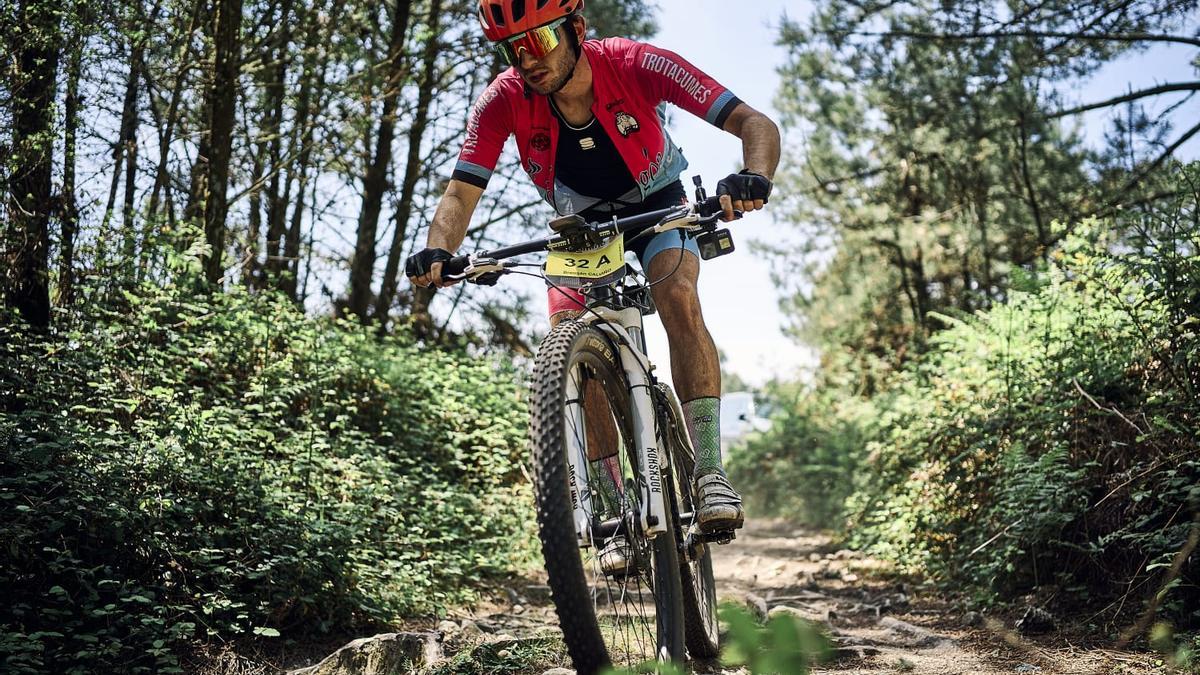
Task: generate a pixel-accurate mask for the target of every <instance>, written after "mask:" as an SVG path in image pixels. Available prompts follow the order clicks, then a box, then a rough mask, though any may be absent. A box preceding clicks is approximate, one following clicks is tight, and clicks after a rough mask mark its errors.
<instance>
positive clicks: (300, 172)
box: [282, 0, 345, 302]
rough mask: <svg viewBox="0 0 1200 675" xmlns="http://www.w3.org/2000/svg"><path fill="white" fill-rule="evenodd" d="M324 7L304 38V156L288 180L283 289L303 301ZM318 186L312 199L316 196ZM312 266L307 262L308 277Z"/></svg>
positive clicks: (333, 16)
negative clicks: (291, 203) (290, 197)
mask: <svg viewBox="0 0 1200 675" xmlns="http://www.w3.org/2000/svg"><path fill="white" fill-rule="evenodd" d="M344 4H345V3H344V1H343V0H335V1H334V2H333V3H332V5H331V6H330V8H329V20H328V21H327V22H325V23H326V24H327V25H329V26H334V25H337V21H338V17H339V16H341V13H342V8H343V6H344ZM319 14H320V11H319V9H318V8H316V7H314V8H313V9H312V11H311V13H310V14H309V16H308V17H307V28H306V34H305V38H304V65H303V66H302V69H301V83H300V100H299V101H298V102H297V109H296V119H295V121H294V122H293V126H292V128H293V132H294V133H295V134H296V137H297V139H298V140H297V143H296V146H297V147H299V148H300V156H299V159H298V161H297V162H296V163H295V164H292V165H291V166H289V167H288V182H289V183H290V182H292V180H293V179H294V180H295V182H296V205H295V207H294V208H293V209H292V220H291V224H290V225H289V226H288V231H287V238H286V240H285V241H284V249H283V255H284V258H286V259H287V261H288V264H289V270H290V272H291V274H290V275H284V278H283V287H282V288H283V291H284V293H286V294H287V295H288V297H290V298H291V299H292V300H293V301H295V302H302V296H303V295H304V293H305V291H298V290H297V281H298V280H299V278H300V266H301V265H300V243H301V228H302V227H303V223H304V209H305V207H306V204H305V198H306V197H308V196H309V195H308V169H309V166H310V165H311V164H312V150H313V132H314V130H315V128H316V123H315V119H314V118H315V117H316V115H315V110H314V107H315V109H316V110H319V109H320V108H321V106H320V103H321V101H322V100H323V97H324V94H325V86H324V85H325V74H326V72H327V71H328V67H329V63H328V61H322V62H320V63H318V62H317V54H318V51H319V50H318V49H317V46H318V44H319V43H320V41H321V39H322V35H323V28H322V22H320V21H318V20H317V17H318V16H319ZM315 190H316V186H314V188H313V191H314V195H312V199H313V200H314V201H315V200H316V195H315ZM308 251H309V257H310V258H311V255H312V245H311V242H310V244H309V249H308ZM307 270H308V267H307V266H305V280H306V281H307V275H308V272H307Z"/></svg>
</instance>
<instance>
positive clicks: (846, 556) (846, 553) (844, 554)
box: [833, 548, 858, 560]
mask: <svg viewBox="0 0 1200 675" xmlns="http://www.w3.org/2000/svg"><path fill="white" fill-rule="evenodd" d="M833 557H834V558H836V559H838V560H852V559H854V558H857V557H858V551H851V550H850V549H848V548H844V549H842V550H840V551H838V552H837V553H834V554H833Z"/></svg>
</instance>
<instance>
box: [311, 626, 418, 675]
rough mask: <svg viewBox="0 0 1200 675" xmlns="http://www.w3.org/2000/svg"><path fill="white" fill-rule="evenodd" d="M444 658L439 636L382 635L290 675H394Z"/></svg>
mask: <svg viewBox="0 0 1200 675" xmlns="http://www.w3.org/2000/svg"><path fill="white" fill-rule="evenodd" d="M441 658H442V644H441V641H440V640H439V638H438V635H437V634H436V633H381V634H379V635H375V636H372V637H369V638H360V639H358V640H354V641H353V642H350V643H347V644H346V645H345V646H344V647H342V648H341V649H339V650H337V651H336V652H334V653H332V654H330V655H329V656H327V657H325V658H324V659H323V660H322V661H321V662H320V663H318V664H317V665H315V666H310V667H308V668H301V669H299V670H293V671H292V672H291V673H289V675H391V674H392V673H409V672H413V671H414V670H416V669H418V668H422V667H425V666H428V665H431V664H432V663H434V662H435V661H438V660H439V659H441Z"/></svg>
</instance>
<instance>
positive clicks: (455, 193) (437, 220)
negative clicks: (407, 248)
mask: <svg viewBox="0 0 1200 675" xmlns="http://www.w3.org/2000/svg"><path fill="white" fill-rule="evenodd" d="M482 195H483V188H478V187H475V186H474V185H471V184H470V183H464V182H463V181H460V180H451V181H450V183H449V185H447V186H446V192H445V193H444V194H443V195H442V199H441V201H439V202H438V206H437V210H436V211H434V213H433V222H432V223H430V224H429V238H428V239H427V240H426V243H425V246H426V247H428V248H444V249H446V250H447V251H450V252H452V253H453V252H454V251H457V250H458V247H459V246H462V242H463V238H464V237H465V236H466V235H467V225H469V224H470V223H471V216H472V214H474V213H475V207H476V206H478V205H479V198H480V197H481V196H482ZM409 279H411V280H412V282H413V283H414V284H416V285H418V286H428V285H430V284H433V285H434V286H437V287H438V288H441V287H443V286H448V285H449V284H446V283H443V282H442V263H440V262H435V263H433V264H432V265H430V269H429V274H426V275H424V276H421V277H409Z"/></svg>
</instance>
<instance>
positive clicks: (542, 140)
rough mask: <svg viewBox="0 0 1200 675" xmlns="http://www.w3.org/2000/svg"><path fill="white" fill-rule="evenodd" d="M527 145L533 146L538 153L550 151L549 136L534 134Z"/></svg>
mask: <svg viewBox="0 0 1200 675" xmlns="http://www.w3.org/2000/svg"><path fill="white" fill-rule="evenodd" d="M529 145H531V146H533V149H534V150H537V151H538V152H545V151H547V150H549V149H550V136H549V135H548V134H534V135H533V138H531V139H530V140H529Z"/></svg>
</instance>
